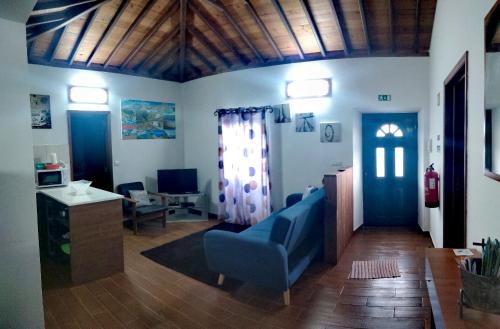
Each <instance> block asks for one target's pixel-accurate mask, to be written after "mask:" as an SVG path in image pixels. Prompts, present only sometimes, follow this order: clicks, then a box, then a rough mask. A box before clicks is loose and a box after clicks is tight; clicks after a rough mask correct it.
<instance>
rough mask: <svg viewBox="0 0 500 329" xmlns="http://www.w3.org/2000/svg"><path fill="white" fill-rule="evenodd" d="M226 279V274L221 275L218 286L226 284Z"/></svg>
mask: <svg viewBox="0 0 500 329" xmlns="http://www.w3.org/2000/svg"><path fill="white" fill-rule="evenodd" d="M225 278H226V277H225V276H224V274H219V279H218V280H217V284H218V285H219V286H222V285H223V284H224V279H225Z"/></svg>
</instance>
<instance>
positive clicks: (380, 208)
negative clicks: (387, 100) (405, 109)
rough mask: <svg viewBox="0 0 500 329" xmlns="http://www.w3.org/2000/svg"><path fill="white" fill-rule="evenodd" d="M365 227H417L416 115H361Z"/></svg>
mask: <svg viewBox="0 0 500 329" xmlns="http://www.w3.org/2000/svg"><path fill="white" fill-rule="evenodd" d="M362 136H363V141H362V143H363V151H362V154H363V213H364V225H366V226H408V227H416V226H417V223H418V194H417V193H418V114H417V113H392V114H376V113H373V114H372V113H370V114H368V113H365V114H363V115H362Z"/></svg>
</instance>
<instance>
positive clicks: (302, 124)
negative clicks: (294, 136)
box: [295, 112, 316, 133]
mask: <svg viewBox="0 0 500 329" xmlns="http://www.w3.org/2000/svg"><path fill="white" fill-rule="evenodd" d="M315 126H316V122H315V118H314V113H313V112H307V113H297V114H296V116H295V131H296V132H298V133H310V132H313V131H314V129H315Z"/></svg>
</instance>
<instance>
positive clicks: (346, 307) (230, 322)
mask: <svg viewBox="0 0 500 329" xmlns="http://www.w3.org/2000/svg"><path fill="white" fill-rule="evenodd" d="M215 223H216V222H200V223H174V224H167V228H166V229H163V228H162V227H161V225H160V224H156V223H150V224H148V226H147V227H145V228H143V229H142V230H141V231H140V235H138V236H133V235H132V234H131V232H130V231H128V230H125V242H124V243H125V273H121V274H117V275H114V276H112V277H109V278H106V279H103V280H98V281H96V282H92V283H88V284H84V285H80V286H71V285H70V284H68V283H65V281H64V279H63V278H62V277H60V275H59V274H57V273H55V272H54V269H53V268H52V269H50V268H49V269H47V267H46V266H45V269H44V271H43V281H44V291H43V299H44V307H45V324H46V327H47V328H61V329H62V328H106V329H108V328H384V329H391V328H405V329H411V328H429V327H430V316H431V315H430V308H429V301H428V297H427V291H426V288H425V281H424V248H426V247H429V246H431V241H430V239H429V238H428V237H426V236H424V235H423V234H421V233H417V232H411V231H409V230H404V229H364V230H361V231H358V232H357V233H356V234H355V235H354V237H353V239H352V242H351V243H350V245H349V247H348V248H347V251H346V253H345V254H344V255H343V257H342V259H341V262H340V264H339V265H338V266H336V267H330V266H327V265H324V264H315V265H313V266H311V267H310V268H309V269H308V270H307V271H306V273H305V274H304V275H303V276H302V277H301V278H300V279H299V281H298V282H297V283H296V284H295V285H294V286H293V287H292V289H291V306H289V307H285V306H283V305H282V301H281V293H280V292H270V291H266V290H265V289H259V288H257V287H255V286H252V285H250V284H245V285H243V286H242V287H241V288H239V290H237V291H236V292H233V293H231V294H230V293H227V292H224V291H222V290H220V289H218V288H215V287H211V286H208V285H206V284H203V283H201V282H198V281H196V280H194V279H191V278H189V277H186V276H184V275H182V274H180V273H177V272H174V271H173V270H170V269H168V268H165V267H163V266H160V265H158V264H156V263H154V262H152V261H150V260H149V259H147V258H145V257H143V256H141V255H140V251H143V250H146V249H149V248H152V247H155V246H158V245H161V244H163V243H166V242H168V241H172V240H176V239H179V238H181V237H183V236H185V235H188V234H190V233H193V232H196V231H200V230H202V229H204V228H206V227H208V226H211V225H214V224H215ZM386 257H395V258H397V259H398V263H399V267H400V270H401V272H402V276H401V277H400V278H397V279H379V280H347V276H348V274H349V272H350V267H351V263H352V261H353V260H369V259H377V258H386ZM91 270H92V269H89V271H91Z"/></svg>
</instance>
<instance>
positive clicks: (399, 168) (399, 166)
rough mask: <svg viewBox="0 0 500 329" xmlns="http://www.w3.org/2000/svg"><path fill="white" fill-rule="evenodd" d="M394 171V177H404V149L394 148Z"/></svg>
mask: <svg viewBox="0 0 500 329" xmlns="http://www.w3.org/2000/svg"><path fill="white" fill-rule="evenodd" d="M394 165H395V167H394V171H395V174H396V177H403V176H404V149H403V148H402V147H396V148H395V149H394Z"/></svg>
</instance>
